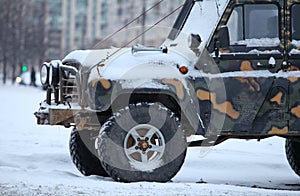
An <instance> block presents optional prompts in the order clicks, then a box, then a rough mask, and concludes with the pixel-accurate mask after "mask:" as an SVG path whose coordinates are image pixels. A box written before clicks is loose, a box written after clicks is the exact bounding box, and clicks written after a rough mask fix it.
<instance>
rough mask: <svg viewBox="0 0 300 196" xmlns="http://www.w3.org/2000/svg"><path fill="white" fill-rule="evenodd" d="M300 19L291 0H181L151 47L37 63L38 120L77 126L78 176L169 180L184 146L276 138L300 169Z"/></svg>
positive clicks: (298, 6) (299, 6) (73, 145)
mask: <svg viewBox="0 0 300 196" xmlns="http://www.w3.org/2000/svg"><path fill="white" fill-rule="evenodd" d="M166 15H167V11H166ZM299 15H300V1H299V0H251V1H250V0H236V1H232V0H230V1H227V2H225V1H217V2H216V1H206V0H204V1H197V0H186V1H185V2H183V4H182V7H181V11H180V13H179V15H178V17H177V19H176V21H175V23H174V26H173V28H172V29H171V30H170V32H169V33H168V34H167V36H166V37H167V38H166V40H165V41H164V42H163V44H161V45H160V46H158V47H153V46H150V47H149V46H143V45H131V46H127V47H118V48H110V49H91V50H76V51H73V52H71V53H70V54H68V55H67V56H66V57H65V58H64V59H63V60H52V61H51V62H49V63H44V64H43V66H42V68H41V81H42V83H43V85H44V86H47V96H46V100H45V101H43V102H42V103H41V104H40V108H39V110H38V111H37V112H36V113H35V116H36V117H37V122H38V124H42V125H63V126H65V127H71V126H72V127H74V129H73V131H72V133H71V139H70V154H71V157H72V159H73V162H74V164H75V165H76V166H77V168H78V170H79V171H80V172H82V173H83V174H84V175H102V176H105V175H108V176H111V177H112V178H113V179H114V180H116V181H123V182H133V181H158V182H166V181H169V180H170V179H171V178H172V177H173V176H174V175H175V174H176V173H177V172H178V171H179V169H180V168H181V166H182V164H183V162H184V159H185V155H186V150H187V147H189V146H213V145H217V144H219V143H221V142H223V141H225V140H227V139H230V138H239V139H258V140H260V139H264V138H268V137H272V136H280V137H284V138H286V146H285V147H286V155H287V159H288V161H289V163H290V165H291V167H292V168H293V170H294V171H295V172H296V173H297V174H298V175H300V80H299V77H300V71H299V69H300V17H299ZM214 17H216V18H217V19H216V21H214V20H213V18H214ZM146 30H147V29H145V31H146ZM164 33H166V31H163V32H162V34H164ZM257 153H259V152H257Z"/></svg>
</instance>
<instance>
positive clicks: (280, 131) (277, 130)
mask: <svg viewBox="0 0 300 196" xmlns="http://www.w3.org/2000/svg"><path fill="white" fill-rule="evenodd" d="M288 131H289V128H288V127H287V126H285V127H283V128H282V129H280V128H277V127H274V126H273V127H272V129H271V130H270V131H269V132H268V134H270V135H276V134H286V133H287V132H288Z"/></svg>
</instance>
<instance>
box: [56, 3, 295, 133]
mask: <svg viewBox="0 0 300 196" xmlns="http://www.w3.org/2000/svg"><path fill="white" fill-rule="evenodd" d="M257 3H259V4H270V3H271V4H275V5H277V7H278V9H279V13H280V15H279V16H282V17H281V18H279V23H280V24H279V28H280V29H281V30H280V31H279V38H280V43H279V45H278V46H275V47H256V48H255V49H258V50H260V51H265V50H268V51H273V50H276V51H279V53H272V52H270V53H263V54H260V55H258V54H250V53H248V52H249V51H250V50H251V49H253V48H248V49H247V50H244V51H243V53H237V52H238V50H237V49H236V48H234V47H230V46H229V47H228V48H219V49H218V52H219V55H215V52H214V50H215V44H216V42H217V41H218V40H219V35H218V31H219V30H220V29H221V27H222V26H224V25H226V24H227V21H228V19H229V17H230V14H231V13H232V10H233V9H234V7H235V6H239V5H243V4H257ZM295 3H300V1H299V0H288V1H284V0H251V1H249V0H237V1H230V3H229V4H228V6H227V8H226V9H225V12H224V13H223V15H222V16H221V20H220V21H219V23H218V25H217V27H216V29H215V32H214V34H213V36H212V39H211V40H210V42H209V43H208V44H207V50H204V51H203V52H202V53H201V55H200V57H199V60H198V62H197V63H196V65H195V67H196V68H197V69H198V70H199V73H202V75H201V74H200V75H198V76H197V77H194V76H192V75H191V76H189V75H188V74H187V76H186V77H185V79H184V81H182V80H178V79H174V78H165V79H153V80H152V82H154V83H156V84H160V86H163V87H164V88H151V87H147V88H146V87H143V86H141V87H134V88H130V87H124V85H123V84H124V83H125V82H130V81H124V80H107V79H104V78H99V79H96V80H92V81H90V82H89V83H88V85H87V87H86V89H84V88H83V90H82V92H81V93H82V95H79V97H84V98H81V100H80V101H81V102H82V101H84V102H85V103H82V104H81V105H84V106H88V107H89V108H90V109H92V110H95V111H97V115H100V116H101V115H102V114H103V115H107V113H105V112H107V111H109V110H112V111H111V112H114V108H112V107H117V108H118V104H119V105H122V106H126V105H128V103H129V102H130V99H131V96H140V95H143V97H144V99H141V100H139V101H148V100H151V96H153V97H154V95H155V96H156V98H155V99H154V100H153V101H154V102H159V101H161V100H159V97H160V96H159V95H166V96H167V97H171V98H172V99H173V100H175V101H176V102H177V104H178V106H179V107H180V109H179V111H180V113H181V116H180V118H181V120H182V122H184V123H183V126H184V128H185V129H186V130H187V131H188V132H189V133H191V134H193V133H197V134H201V135H205V136H206V137H211V136H228V137H232V138H236V137H241V138H242V137H243V136H249V137H253V138H261V137H262V138H263V137H265V136H271V135H281V136H285V137H289V136H300V128H299V127H300V99H299V98H300V80H299V76H300V72H299V73H298V71H299V70H300V58H299V57H300V54H298V55H299V56H298V55H289V52H290V51H291V50H292V49H298V48H297V47H296V46H294V45H293V44H292V42H291V40H292V39H291V31H292V29H291V12H290V10H291V7H292V6H293V5H294V4H295ZM297 17H298V16H297ZM283 27H286V28H283ZM271 57H273V58H274V59H275V62H276V64H275V65H273V66H269V60H270V58H271ZM263 71H266V72H263ZM231 73H235V74H231ZM256 73H268V75H255V74H256ZM83 86H84V85H83ZM120 97H121V98H122V99H121V101H122V102H123V103H120V102H118V101H120ZM145 97H146V98H145ZM157 97H158V98H157ZM114 105H116V106H114ZM81 112H83V113H84V112H85V111H81ZM77 114H78V113H77V112H75V113H73V117H74V116H75V115H77ZM110 114H111V113H110ZM198 114H199V116H198ZM59 116H61V117H59ZM62 116H64V119H65V120H59V119H60V118H62ZM70 118H71V115H69V113H68V112H67V111H66V112H65V113H61V114H55V115H53V116H52V117H51V114H50V124H64V123H63V122H65V121H70ZM95 121H96V120H95V118H92V119H87V120H86V121H85V122H77V123H76V122H75V120H74V121H73V122H71V123H76V124H77V126H78V125H79V127H81V126H82V129H87V127H88V126H86V127H85V126H84V124H87V125H88V124H93V123H95ZM100 126H101V122H100V124H99V125H98V127H97V126H95V127H97V128H99V127H100ZM97 128H96V129H97Z"/></svg>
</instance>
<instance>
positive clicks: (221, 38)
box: [196, 1, 288, 134]
mask: <svg viewBox="0 0 300 196" xmlns="http://www.w3.org/2000/svg"><path fill="white" fill-rule="evenodd" d="M253 2H254V1H251V2H250V1H234V2H232V3H230V4H229V6H228V7H227V8H226V10H225V12H224V14H223V15H222V17H221V20H220V22H219V24H218V26H217V28H216V31H215V33H214V34H213V37H212V39H211V41H210V43H209V44H208V47H207V48H208V51H209V54H210V56H211V57H213V59H214V61H215V63H216V64H217V69H215V68H213V69H212V68H211V67H210V66H202V69H203V71H204V72H205V73H209V74H210V76H209V81H210V82H209V83H210V84H208V86H209V91H210V92H209V94H208V95H209V96H204V95H205V93H207V92H205V90H204V91H203V92H201V93H200V92H199V91H198V92H199V93H198V98H199V100H200V105H201V102H202V101H205V99H210V103H211V104H212V106H211V114H210V119H209V120H210V123H214V122H216V121H219V120H218V119H222V118H221V117H220V115H225V116H224V118H223V121H224V122H223V126H222V128H221V131H222V134H226V133H228V134H261V133H269V134H270V133H272V132H273V131H278V130H281V129H285V127H286V126H287V120H285V116H284V115H283V114H282V113H285V112H284V111H283V110H284V109H285V108H286V102H287V98H286V96H287V91H288V81H287V80H286V79H283V78H277V77H276V72H278V71H280V70H281V68H282V62H283V48H284V47H283V40H282V31H281V30H280V29H281V27H282V25H281V19H280V15H281V7H282V6H283V5H281V4H280V2H279V1H278V2H277V1H274V2H273V3H270V1H266V2H263V1H260V2H259V3H253ZM196 83H197V81H196ZM221 83H223V84H221ZM212 84H213V85H212ZM222 85H223V86H224V88H225V93H226V95H224V91H223V90H220V89H221V88H220V87H221V86H222Z"/></svg>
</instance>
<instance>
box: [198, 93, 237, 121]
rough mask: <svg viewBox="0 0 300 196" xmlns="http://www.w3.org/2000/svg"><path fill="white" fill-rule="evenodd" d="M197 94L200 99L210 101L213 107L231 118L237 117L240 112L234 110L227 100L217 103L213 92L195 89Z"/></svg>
mask: <svg viewBox="0 0 300 196" xmlns="http://www.w3.org/2000/svg"><path fill="white" fill-rule="evenodd" d="M197 96H198V98H199V99H200V100H202V101H210V102H211V103H212V105H213V108H214V109H215V110H217V111H219V112H221V113H224V114H226V115H228V116H230V117H231V118H233V119H238V118H239V116H240V113H239V112H238V111H236V110H234V108H233V106H232V104H231V103H230V102H229V101H225V102H224V103H221V104H219V103H217V97H216V94H215V93H209V92H207V91H204V90H200V89H199V90H197Z"/></svg>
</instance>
